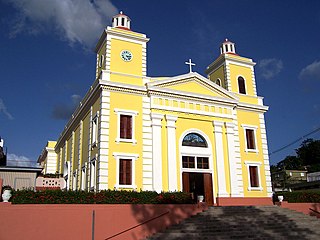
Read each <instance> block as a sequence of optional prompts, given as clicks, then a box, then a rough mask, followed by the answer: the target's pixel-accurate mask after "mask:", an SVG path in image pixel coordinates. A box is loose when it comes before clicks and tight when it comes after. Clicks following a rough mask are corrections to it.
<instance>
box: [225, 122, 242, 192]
mask: <svg viewBox="0 0 320 240" xmlns="http://www.w3.org/2000/svg"><path fill="white" fill-rule="evenodd" d="M234 127H235V124H234V123H231V122H227V123H226V128H227V143H228V158H229V174H230V195H231V197H239V196H240V194H239V188H238V179H237V171H236V170H237V169H236V158H235V146H234Z"/></svg>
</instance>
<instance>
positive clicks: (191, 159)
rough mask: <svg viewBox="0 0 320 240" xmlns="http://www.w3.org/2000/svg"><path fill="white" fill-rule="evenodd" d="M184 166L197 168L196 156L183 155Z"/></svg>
mask: <svg viewBox="0 0 320 240" xmlns="http://www.w3.org/2000/svg"><path fill="white" fill-rule="evenodd" d="M182 167H183V168H195V159H194V157H190V156H182Z"/></svg>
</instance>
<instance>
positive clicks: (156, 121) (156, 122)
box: [150, 113, 164, 127]
mask: <svg viewBox="0 0 320 240" xmlns="http://www.w3.org/2000/svg"><path fill="white" fill-rule="evenodd" d="M150 116H151V120H152V123H151V125H152V126H158V127H161V126H162V125H161V121H162V119H163V117H164V115H163V114H160V113H151V114H150Z"/></svg>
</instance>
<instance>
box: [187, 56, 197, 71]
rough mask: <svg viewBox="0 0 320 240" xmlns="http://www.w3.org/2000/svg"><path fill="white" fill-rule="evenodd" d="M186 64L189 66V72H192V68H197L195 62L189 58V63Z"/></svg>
mask: <svg viewBox="0 0 320 240" xmlns="http://www.w3.org/2000/svg"><path fill="white" fill-rule="evenodd" d="M185 64H187V65H189V71H190V72H192V66H195V65H196V64H194V63H193V62H191V59H190V58H189V62H185Z"/></svg>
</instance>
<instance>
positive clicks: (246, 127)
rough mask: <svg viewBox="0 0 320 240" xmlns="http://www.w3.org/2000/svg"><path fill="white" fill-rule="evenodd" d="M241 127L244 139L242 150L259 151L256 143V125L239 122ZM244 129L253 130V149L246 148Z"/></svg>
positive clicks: (246, 141)
mask: <svg viewBox="0 0 320 240" xmlns="http://www.w3.org/2000/svg"><path fill="white" fill-rule="evenodd" d="M241 127H242V128H243V134H244V140H245V146H244V147H245V148H244V151H245V152H253V153H258V152H259V148H258V143H257V129H258V127H257V126H254V125H246V124H241ZM246 130H252V131H253V137H254V145H255V148H254V149H248V140H247V134H246Z"/></svg>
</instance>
